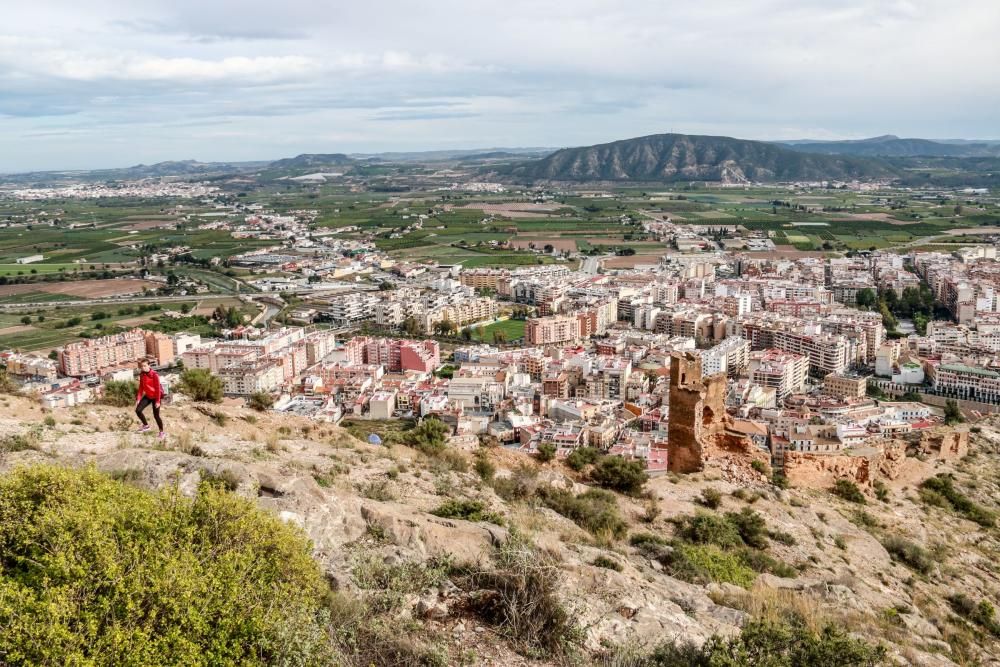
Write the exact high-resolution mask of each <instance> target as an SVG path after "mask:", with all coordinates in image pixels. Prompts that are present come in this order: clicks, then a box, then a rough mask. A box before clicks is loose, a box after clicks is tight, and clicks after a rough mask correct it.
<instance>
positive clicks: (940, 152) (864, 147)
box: [777, 134, 1000, 157]
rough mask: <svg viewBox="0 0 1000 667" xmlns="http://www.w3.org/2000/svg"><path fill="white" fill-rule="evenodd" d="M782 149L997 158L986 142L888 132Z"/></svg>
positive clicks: (796, 143) (997, 150)
mask: <svg viewBox="0 0 1000 667" xmlns="http://www.w3.org/2000/svg"><path fill="white" fill-rule="evenodd" d="M777 143H779V145H781V146H784V147H786V148H791V149H792V150H796V151H803V152H807V153H823V154H826V155H853V156H859V157H998V156H1000V146H998V145H996V144H991V143H990V142H980V143H977V142H965V141H963V142H944V141H931V140H930V139H901V138H899V137H897V136H895V135H892V134H886V135H883V136H881V137H872V138H870V139H856V140H848V141H809V140H802V141H789V142H777Z"/></svg>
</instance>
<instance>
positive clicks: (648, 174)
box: [0, 134, 1000, 187]
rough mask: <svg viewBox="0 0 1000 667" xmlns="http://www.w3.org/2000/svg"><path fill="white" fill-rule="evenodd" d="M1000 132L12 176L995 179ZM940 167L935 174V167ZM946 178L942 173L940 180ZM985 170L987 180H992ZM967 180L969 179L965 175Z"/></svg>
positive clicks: (36, 180)
mask: <svg viewBox="0 0 1000 667" xmlns="http://www.w3.org/2000/svg"><path fill="white" fill-rule="evenodd" d="M998 160H1000V141H969V140H947V141H932V140H929V139H901V138H899V137H897V136H895V135H884V136H880V137H872V138H870V139H861V140H850V141H813V140H808V139H803V140H797V141H784V142H776V141H771V142H765V141H752V140H746V139H736V138H733V137H721V136H700V135H685V134H654V135H649V136H644V137H637V138H633V139H623V140H620V141H612V142H609V143H604V144H597V145H594V146H584V147H577V148H562V149H559V150H555V149H547V148H487V149H475V150H438V151H424V152H395V153H368V154H365V153H358V154H345V153H304V154H301V155H298V156H295V157H290V158H283V159H279V160H273V161H266V160H265V161H253V162H199V161H196V160H181V161H169V162H160V163H156V164H152V165H144V164H140V165H135V166H133V167H126V168H121V169H99V170H91V171H49V172H32V173H22V174H12V175H4V176H2V177H0V179H2V181H3V182H5V183H8V184H18V185H38V184H65V183H72V182H81V181H90V182H99V181H127V180H138V179H144V178H160V177H181V178H184V177H188V178H205V179H225V178H227V177H230V176H242V177H249V178H258V179H260V180H263V181H270V180H273V179H276V178H277V179H280V178H286V177H296V176H301V175H303V174H309V173H311V172H316V171H323V170H324V169H327V168H331V167H335V168H338V169H340V170H345V169H346V170H348V171H349V170H351V168H352V167H353V168H361V167H364V166H365V165H373V164H381V165H386V164H421V163H423V164H438V165H441V164H448V165H452V166H455V165H461V166H462V167H465V168H472V169H474V170H477V172H476V173H478V174H480V175H483V176H488V177H495V178H498V179H501V180H511V181H515V182H523V183H532V182H544V181H554V182H586V181H591V182H593V181H612V182H615V181H618V182H624V181H633V182H678V181H715V182H721V183H748V182H763V183H768V182H783V181H845V180H864V181H871V180H883V179H886V180H900V182H904V183H908V184H910V185H913V184H914V183H913V182H911V181H913V179H914V178H915V176H914V174H915V173H917V172H921V173H924V172H926V173H924V176H923V177H922V179H923V180H920V179H918V180H920V183H917V184H923V185H928V184H931V182H932V181H937V182H940V183H941V184H945V181H947V184H949V185H953V184H954V183H959V184H962V183H965V184H967V185H969V184H972V185H976V186H980V187H988V186H991V185H992V184H993V182H994V181H995V178H994V177H995V174H996V171H997V169H996V165H997V161H998ZM931 172H933V173H931ZM942 179H944V180H942ZM984 179H985V182H984ZM966 182H967V183H966Z"/></svg>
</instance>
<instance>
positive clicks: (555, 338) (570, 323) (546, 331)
mask: <svg viewBox="0 0 1000 667" xmlns="http://www.w3.org/2000/svg"><path fill="white" fill-rule="evenodd" d="M524 335H525V340H526V341H527V342H528V344H529V345H554V344H557V343H568V342H571V341H574V340H577V339H579V338H580V320H579V319H578V318H577V316H576V315H549V316H548V317H533V318H530V319H529V320H528V323H527V326H526V327H525V330H524Z"/></svg>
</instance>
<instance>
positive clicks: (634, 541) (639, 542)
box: [628, 533, 668, 547]
mask: <svg viewBox="0 0 1000 667" xmlns="http://www.w3.org/2000/svg"><path fill="white" fill-rule="evenodd" d="M628 541H629V544H631V545H632V546H635V547H644V546H665V545H667V544H668V541H667V540H665V539H664V538H662V537H660V536H659V535H654V534H653V533H632V535H631V536H629V538H628Z"/></svg>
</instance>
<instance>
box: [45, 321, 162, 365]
mask: <svg viewBox="0 0 1000 667" xmlns="http://www.w3.org/2000/svg"><path fill="white" fill-rule="evenodd" d="M145 356H146V332H144V331H142V330H141V329H133V330H132V331H126V332H123V333H120V334H115V335H113V336H102V337H100V338H91V339H89V340H82V341H78V342H75V343H69V344H68V345H66V346H65V347H63V348H62V349H60V350H59V372H61V373H62V374H63V375H68V376H70V377H84V376H87V375H99V374H100V373H103V372H104V371H106V370H109V369H111V368H115V367H116V366H123V365H126V364H135V362H136V360H138V359H140V358H144V357H145Z"/></svg>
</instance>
